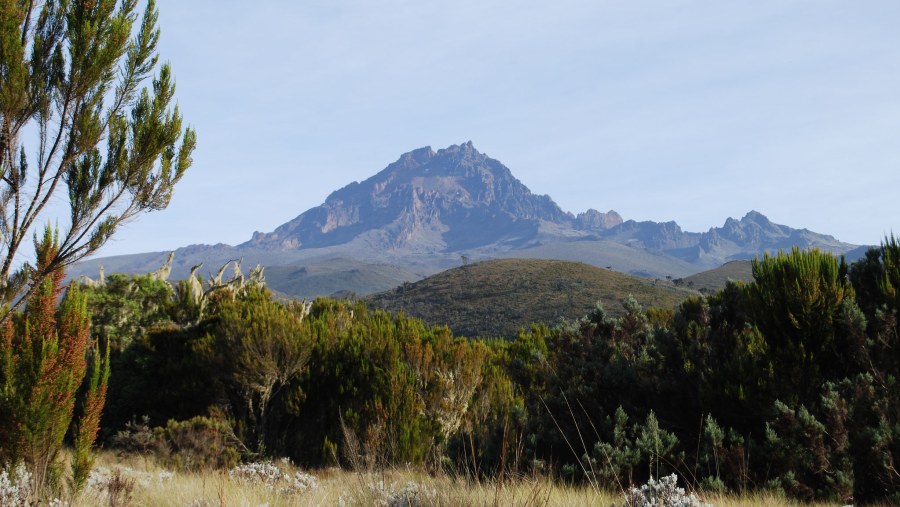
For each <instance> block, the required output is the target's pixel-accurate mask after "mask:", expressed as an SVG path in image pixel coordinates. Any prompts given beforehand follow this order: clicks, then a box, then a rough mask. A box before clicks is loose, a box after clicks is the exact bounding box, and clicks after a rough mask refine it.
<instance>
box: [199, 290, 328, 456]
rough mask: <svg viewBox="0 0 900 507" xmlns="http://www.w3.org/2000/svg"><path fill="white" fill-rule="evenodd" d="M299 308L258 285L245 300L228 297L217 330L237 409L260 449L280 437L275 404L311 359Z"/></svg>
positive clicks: (221, 361) (216, 344)
mask: <svg viewBox="0 0 900 507" xmlns="http://www.w3.org/2000/svg"><path fill="white" fill-rule="evenodd" d="M298 310H299V309H298V308H297V307H296V305H284V304H282V303H280V302H276V301H273V300H272V299H271V295H270V293H269V292H268V291H267V290H265V289H253V290H251V291H249V292H248V293H247V294H246V295H245V296H244V297H242V298H240V299H235V300H233V301H230V300H225V301H223V302H222V303H221V307H220V308H219V312H218V321H217V322H216V324H215V326H214V327H213V329H212V333H214V335H215V338H211V340H212V341H213V343H214V350H215V351H216V352H218V357H217V360H216V362H217V363H218V364H220V365H221V367H222V368H223V371H227V372H229V375H228V376H227V377H225V378H224V379H223V380H224V384H225V385H226V388H227V390H228V391H229V394H230V398H231V399H232V400H233V403H232V409H233V410H234V411H235V413H236V414H241V415H242V416H243V417H245V418H246V422H247V423H248V426H249V428H250V429H251V431H252V433H253V434H254V437H255V442H254V444H255V445H254V448H255V449H256V451H257V452H259V453H263V452H264V451H265V448H266V445H267V442H271V441H272V439H273V438H274V435H273V434H272V432H271V429H270V425H271V422H270V421H269V418H270V414H269V407H270V404H271V403H272V401H273V400H274V399H275V398H277V397H278V396H279V395H280V394H281V392H282V390H285V389H289V388H290V386H291V383H292V382H293V381H294V380H295V378H297V377H298V376H299V375H300V374H301V373H302V371H303V369H304V367H305V366H306V361H307V359H308V358H309V353H310V350H309V349H310V343H309V340H308V337H307V333H305V329H304V328H303V325H302V324H303V316H302V313H300V311H298Z"/></svg>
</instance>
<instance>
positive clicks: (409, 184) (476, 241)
mask: <svg viewBox="0 0 900 507" xmlns="http://www.w3.org/2000/svg"><path fill="white" fill-rule="evenodd" d="M542 221H546V222H551V223H569V222H571V217H570V216H569V215H568V214H566V213H564V212H563V211H562V210H561V209H560V208H559V206H557V205H556V203H554V202H553V200H552V199H550V197H549V196H546V195H543V196H538V195H534V194H532V193H531V191H530V190H529V189H528V188H527V187H526V186H525V185H523V184H522V182H520V181H519V180H517V179H516V178H515V177H513V175H512V173H511V172H510V170H509V169H508V168H507V167H506V166H504V165H503V164H501V163H500V162H498V161H496V160H494V159H492V158H489V157H488V156H487V155H484V154H482V153H479V152H478V151H477V150H476V149H475V148H474V147H473V146H472V142H471V141H469V142H468V143H465V144H462V145H454V146H451V147H449V148H446V149H443V150H438V151H437V152H435V151H433V150H432V149H431V148H427V147H426V148H421V149H418V150H415V151H411V152H409V153H406V154H404V155H403V156H401V157H400V159H399V160H397V161H396V162H394V163H393V164H390V165H389V166H387V167H386V168H385V169H384V170H382V171H381V172H379V173H378V174H376V175H375V176H372V177H371V178H369V179H367V180H365V181H363V182H362V183H357V182H354V183H351V184H349V185H347V186H345V187H344V188H342V189H340V190H338V191H336V192H334V193H332V194H331V195H330V196H328V198H327V199H325V203H324V204H322V205H321V206H317V207H315V208H312V209H310V210H308V211H306V212H304V213H302V214H301V215H299V216H298V217H297V218H295V219H293V220H291V221H289V222H287V223H286V224H284V225H281V226H280V227H278V228H277V229H275V230H274V231H273V232H271V233H268V234H265V233H261V232H257V233H254V235H253V238H252V239H251V240H250V241H249V242H247V243H245V244H244V246H252V247H257V248H264V249H300V248H322V247H329V246H336V245H341V244H348V243H353V242H360V241H364V242H365V243H366V244H367V246H368V247H370V248H373V249H376V250H394V251H397V250H406V251H411V252H434V251H442V252H457V251H461V250H467V249H472V248H478V247H483V246H487V245H494V244H510V245H514V244H517V242H519V241H522V240H523V239H524V238H531V237H533V236H534V235H535V234H536V233H537V231H538V229H539V228H540V224H541V222H542Z"/></svg>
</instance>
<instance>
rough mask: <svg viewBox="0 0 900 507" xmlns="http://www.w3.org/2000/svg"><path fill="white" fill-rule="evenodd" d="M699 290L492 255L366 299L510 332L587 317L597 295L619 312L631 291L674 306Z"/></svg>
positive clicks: (478, 332)
mask: <svg viewBox="0 0 900 507" xmlns="http://www.w3.org/2000/svg"><path fill="white" fill-rule="evenodd" d="M697 294H699V293H698V292H695V291H693V290H690V289H687V288H683V287H681V288H679V287H676V286H675V285H673V284H672V283H671V282H668V281H655V280H649V279H646V278H640V277H637V276H631V275H626V274H623V273H616V272H614V271H610V270H607V269H602V268H598V267H595V266H590V265H588V264H583V263H580V262H568V261H557V260H546V259H497V260H490V261H484V262H478V263H475V264H469V265H466V266H461V267H457V268H453V269H449V270H447V271H444V272H441V273H438V274H436V275H433V276H430V277H428V278H425V279H424V280H421V281H418V282H415V283H408V284H404V285H401V286H399V287H397V288H396V289H394V290H391V291H387V292H382V293H379V294H374V295H372V296H369V297H368V298H366V301H367V303H368V304H369V305H371V306H373V307H376V308H384V309H386V310H389V311H392V312H397V311H400V310H403V312H404V313H406V314H407V315H410V316H413V317H418V318H421V319H423V320H424V321H426V322H429V323H433V324H441V325H446V326H448V327H449V328H450V329H452V330H453V332H454V333H455V334H457V335H462V336H470V337H475V336H480V337H504V338H515V336H516V333H517V332H518V330H519V329H520V328H527V327H528V326H530V325H531V324H532V323H545V324H549V325H553V324H556V323H558V322H559V321H560V320H561V319H566V320H572V319H577V318H581V317H584V316H585V315H587V314H588V312H590V311H591V310H593V309H594V307H595V305H596V303H597V302H598V301H599V302H601V303H602V304H603V308H604V309H605V310H606V311H607V313H608V314H609V315H612V316H619V315H622V314H623V313H624V307H623V305H622V303H623V302H624V301H625V299H626V298H627V297H629V296H633V297H634V298H635V299H636V300H637V301H638V302H639V303H640V304H641V305H642V306H644V307H645V308H646V307H650V306H653V307H656V308H667V309H674V308H675V307H676V306H677V305H678V304H679V303H681V301H683V300H684V299H685V298H687V297H688V296H691V295H697Z"/></svg>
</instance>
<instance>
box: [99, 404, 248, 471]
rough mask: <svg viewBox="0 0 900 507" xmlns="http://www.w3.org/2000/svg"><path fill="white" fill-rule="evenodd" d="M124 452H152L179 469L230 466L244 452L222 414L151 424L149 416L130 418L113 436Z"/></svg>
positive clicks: (165, 463) (149, 453) (205, 468)
mask: <svg viewBox="0 0 900 507" xmlns="http://www.w3.org/2000/svg"><path fill="white" fill-rule="evenodd" d="M113 442H114V443H115V444H116V446H117V447H118V449H119V450H120V451H121V452H124V453H128V454H139V455H142V456H144V457H145V458H146V457H147V456H148V455H153V456H154V457H156V459H158V460H159V461H160V462H161V463H163V464H164V465H165V466H166V467H170V468H174V469H176V470H179V471H199V470H211V469H219V470H222V469H225V470H227V469H230V468H232V467H234V466H235V465H236V464H237V463H238V461H239V459H240V456H241V449H242V446H241V444H240V442H239V441H238V440H237V438H236V437H235V436H234V432H233V431H232V429H231V426H230V425H229V424H228V423H227V422H226V421H224V420H222V419H221V418H214V417H201V416H197V417H192V418H191V419H188V420H186V421H176V420H174V419H171V420H169V421H168V422H167V423H166V425H165V426H159V427H155V428H151V427H150V426H149V425H148V419H146V418H145V419H144V421H143V422H141V423H138V422H131V423H129V424H128V425H127V426H126V429H124V430H122V431H119V432H118V433H117V434H116V437H115V438H114V439H113Z"/></svg>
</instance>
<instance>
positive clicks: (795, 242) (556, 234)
mask: <svg viewBox="0 0 900 507" xmlns="http://www.w3.org/2000/svg"><path fill="white" fill-rule="evenodd" d="M794 246H797V247H800V248H813V247H814V248H819V249H822V250H825V251H829V252H833V253H836V254H844V253H848V252H850V254H849V255H857V254H860V253H861V252H862V251H863V250H864V249H855V250H854V248H855V245H850V244H847V243H843V242H841V241H839V240H837V239H835V238H833V237H832V236H828V235H824V234H819V233H815V232H812V231H809V230H807V229H793V228H791V227H788V226H785V225H779V224H775V223H772V222H771V221H770V220H769V219H768V218H766V217H765V216H764V215H763V214H761V213H759V212H756V211H751V212H749V213H747V214H746V215H745V216H744V217H742V218H741V219H734V218H728V219H727V220H726V221H725V223H724V225H723V226H722V227H714V228H710V229H709V230H708V231H705V232H687V231H684V230H682V229H681V227H680V226H679V225H678V224H677V223H675V222H673V221H664V222H652V221H643V222H637V221H634V220H625V219H623V218H622V216H620V215H619V214H618V213H616V212H615V211H613V210H610V211H608V212H606V213H603V212H600V211H597V210H594V209H589V210H587V211H584V212H581V213H578V214H577V215H573V214H572V213H568V212H566V211H563V210H562V209H560V207H559V206H557V204H556V203H555V202H553V200H552V199H551V198H550V197H549V196H546V195H537V194H534V193H532V192H531V190H529V189H528V187H526V186H525V185H523V184H522V182H520V181H519V180H518V179H516V178H515V176H513V173H512V171H510V169H509V168H507V167H506V166H504V165H503V164H502V163H501V162H500V161H498V160H495V159H492V158H490V157H488V156H487V155H485V154H484V153H480V152H479V151H478V150H476V149H475V147H474V146H473V144H472V142H471V141H470V142H467V143H463V144H460V145H453V146H450V147H447V148H445V149H441V150H437V151H434V150H432V149H431V148H430V147H425V148H420V149H417V150H413V151H410V152H408V153H405V154H403V155H401V156H400V158H399V159H397V161H396V162H394V163H392V164H390V165H388V166H387V167H385V168H384V169H383V170H382V171H380V172H378V173H377V174H375V175H374V176H372V177H371V178H368V179H366V180H365V181H362V182H353V183H350V184H349V185H347V186H345V187H344V188H341V189H340V190H337V191H335V192H333V193H332V194H331V195H330V196H328V198H327V199H326V200H325V202H324V203H323V204H321V205H319V206H316V207H314V208H311V209H309V210H307V211H304V212H303V213H301V214H300V215H298V216H297V217H296V218H294V219H293V220H291V221H289V222H287V223H285V224H283V225H281V226H279V227H278V228H276V229H275V230H274V231H272V232H268V233H263V232H256V233H254V234H253V236H252V238H251V239H250V240H249V241H247V242H245V243H243V244H241V245H237V246H229V245H222V244H219V245H192V246H190V247H185V248H181V249H178V250H177V251H176V252H175V261H174V264H173V265H172V276H173V277H176V278H177V277H181V276H185V275H186V274H187V273H188V271H189V269H190V267H191V266H194V265H197V264H198V263H200V262H205V263H207V265H208V266H214V265H216V264H219V265H220V264H221V263H224V262H226V261H228V260H236V259H241V258H243V259H244V265H245V266H246V265H250V264H256V263H260V264H262V265H264V266H266V267H267V268H268V271H267V272H268V274H269V276H268V280H269V284H270V286H272V287H273V288H275V289H276V290H279V291H281V292H284V293H286V294H289V295H292V296H315V295H330V294H331V293H333V292H346V291H351V292H356V293H357V294H360V295H361V294H366V293H371V292H376V291H379V290H386V289H389V288H392V287H394V286H396V285H399V284H400V283H403V282H407V281H415V280H418V279H421V278H423V277H425V276H428V275H430V274H433V273H435V272H438V271H441V270H443V269H447V268H448V267H452V266H456V265H459V263H460V262H461V261H462V262H465V261H467V260H472V261H474V260H485V259H492V258H502V257H519V258H543V259H561V260H571V261H581V262H586V263H588V264H593V265H595V266H599V267H603V268H610V269H612V270H615V271H620V272H624V273H630V274H637V275H640V276H646V277H664V276H674V277H683V276H688V275H692V274H694V273H698V272H700V271H704V270H706V269H710V268H715V267H718V266H720V265H722V264H723V263H725V262H729V261H733V260H742V259H752V258H754V257H756V256H760V255H762V254H763V253H765V252H770V253H774V252H777V251H778V250H783V249H789V248H791V247H794ZM165 256H166V255H165V254H164V253H159V252H157V253H154V254H137V255H131V256H121V257H111V258H105V259H95V260H92V261H88V262H85V263H82V264H81V265H79V266H77V267H75V269H73V270H72V271H71V272H72V273H73V275H75V276H77V275H79V274H88V275H91V276H93V275H96V272H97V269H98V267H99V265H100V264H103V265H105V266H106V268H107V272H115V271H124V272H131V273H146V272H148V271H153V270H154V269H156V268H157V267H158V266H159V263H160V260H161V259H165ZM851 259H852V257H851Z"/></svg>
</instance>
